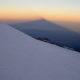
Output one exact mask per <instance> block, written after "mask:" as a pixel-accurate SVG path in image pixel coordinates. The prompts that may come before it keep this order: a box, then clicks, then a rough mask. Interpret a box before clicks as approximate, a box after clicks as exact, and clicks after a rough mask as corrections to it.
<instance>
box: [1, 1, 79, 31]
mask: <svg viewBox="0 0 80 80" xmlns="http://www.w3.org/2000/svg"><path fill="white" fill-rule="evenodd" d="M41 18H44V19H47V20H50V21H52V22H56V23H57V24H60V25H63V26H64V27H67V28H69V29H72V30H74V31H76V32H80V0H0V20H3V21H5V22H7V23H8V24H12V23H19V22H23V21H27V20H28V21H29V20H35V19H41ZM73 23H74V25H73Z"/></svg>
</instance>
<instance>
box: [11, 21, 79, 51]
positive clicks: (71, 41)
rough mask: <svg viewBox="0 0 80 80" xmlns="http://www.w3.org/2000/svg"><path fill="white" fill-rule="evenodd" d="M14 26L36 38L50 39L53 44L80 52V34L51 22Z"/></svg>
mask: <svg viewBox="0 0 80 80" xmlns="http://www.w3.org/2000/svg"><path fill="white" fill-rule="evenodd" d="M12 26H13V27H14V28H16V29H18V30H20V31H22V32H24V33H26V34H28V35H30V36H32V37H34V38H38V37H41V38H48V39H49V40H50V41H51V42H55V43H57V44H59V45H62V46H67V47H70V48H73V49H74V50H78V51H80V34H78V33H76V32H74V31H71V30H69V29H66V28H64V27H62V26H59V25H58V24H55V23H52V22H50V21H47V20H44V19H41V20H35V21H29V22H25V23H20V24H15V25H12Z"/></svg>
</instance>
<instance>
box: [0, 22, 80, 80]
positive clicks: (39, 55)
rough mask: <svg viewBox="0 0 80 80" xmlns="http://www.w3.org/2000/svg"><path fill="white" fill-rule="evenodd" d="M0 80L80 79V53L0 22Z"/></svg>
mask: <svg viewBox="0 0 80 80" xmlns="http://www.w3.org/2000/svg"><path fill="white" fill-rule="evenodd" d="M0 80H80V54H79V53H78V52H75V51H70V50H68V49H64V48H61V47H58V46H56V45H52V44H48V43H45V42H41V41H38V40H35V39H33V38H31V37H29V36H28V35H26V34H24V33H22V32H20V31H18V30H16V29H13V28H12V27H10V26H8V25H6V24H4V23H2V22H0Z"/></svg>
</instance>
